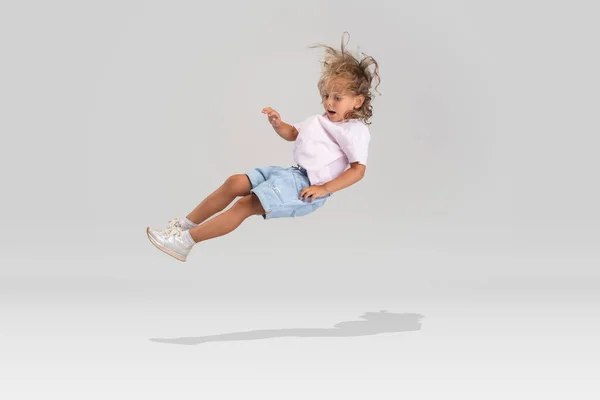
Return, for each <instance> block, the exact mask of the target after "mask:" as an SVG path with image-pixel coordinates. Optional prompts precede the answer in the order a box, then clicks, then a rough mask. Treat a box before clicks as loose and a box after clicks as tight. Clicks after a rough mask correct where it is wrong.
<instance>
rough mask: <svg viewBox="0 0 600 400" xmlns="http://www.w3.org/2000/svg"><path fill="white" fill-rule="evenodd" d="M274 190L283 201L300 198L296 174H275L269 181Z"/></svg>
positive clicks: (287, 201)
mask: <svg viewBox="0 0 600 400" xmlns="http://www.w3.org/2000/svg"><path fill="white" fill-rule="evenodd" d="M267 182H268V184H269V186H270V187H271V189H272V190H273V192H274V193H275V194H276V195H277V196H278V197H279V200H280V201H281V203H283V204H285V203H289V202H290V201H294V200H297V199H298V192H297V191H296V183H295V180H294V176H293V175H291V174H288V173H284V174H280V175H277V176H274V177H273V179H270V180H269V181H267Z"/></svg>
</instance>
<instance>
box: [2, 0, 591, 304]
mask: <svg viewBox="0 0 600 400" xmlns="http://www.w3.org/2000/svg"><path fill="white" fill-rule="evenodd" d="M241 4H242V5H236V6H234V5H233V4H232V3H231V2H216V3H206V4H204V3H202V4H200V3H199V2H192V1H179V2H166V1H164V2H157V1H153V2H142V1H119V2H116V1H109V2H75V1H71V2H68V1H57V2H50V3H48V2H29V3H23V2H11V3H7V2H5V3H3V4H2V5H1V6H0V44H1V48H2V54H1V57H2V63H1V71H2V73H1V74H0V106H1V116H2V117H1V118H0V132H1V135H2V146H0V171H1V172H0V176H1V177H2V196H1V200H0V201H1V202H2V203H1V207H0V219H1V221H2V225H1V228H0V275H2V276H3V277H4V278H3V279H4V280H5V282H11V281H10V279H16V278H15V277H24V276H29V277H36V276H71V277H72V276H87V277H110V278H114V279H130V280H140V281H143V280H156V281H163V282H166V281H173V282H174V284H176V285H179V284H180V285H191V284H198V285H201V288H202V291H203V292H202V293H204V294H205V295H207V296H224V297H227V298H232V297H234V296H235V295H236V294H239V295H240V296H242V297H253V296H254V297H259V296H264V297H272V296H281V297H285V296H298V297H301V296H303V293H305V292H306V291H307V290H310V291H311V293H310V295H311V296H313V297H319V296H321V297H327V296H332V297H336V296H348V297H353V296H354V297H360V296H365V297H368V296H372V297H373V296H374V297H376V296H388V297H394V296H402V295H403V293H406V292H407V291H410V290H411V289H412V290H416V289H414V288H415V286H414V285H415V284H416V283H418V282H425V281H427V280H430V279H438V278H440V277H463V278H464V279H473V277H475V278H477V277H482V278H485V277H489V276H492V275H495V276H498V275H502V276H506V275H508V276H510V275H540V276H561V275H569V274H571V275H590V276H592V275H593V276H596V277H597V276H598V272H597V269H592V267H593V265H594V264H597V261H598V258H599V255H600V250H599V246H598V243H599V239H600V235H599V231H598V226H599V222H600V213H599V211H598V206H597V205H598V204H599V203H600V195H599V189H598V184H597V181H598V171H599V168H598V167H599V163H598V161H597V157H596V154H597V149H598V145H599V144H600V139H598V133H599V129H598V128H599V123H598V121H597V116H596V115H595V114H596V111H597V109H598V105H599V104H598V90H599V89H600V88H599V79H598V75H597V71H598V70H599V67H600V65H599V59H598V57H599V56H598V52H597V51H596V50H597V40H596V38H597V37H598V34H599V33H600V32H599V29H598V27H597V25H596V24H594V22H595V21H594V18H595V17H594V16H595V15H596V14H595V13H594V12H593V11H594V10H592V9H591V7H590V6H589V5H588V4H587V3H586V2H569V3H568V4H567V3H566V2H541V1H537V2H536V1H519V2H516V1H514V2H513V1H502V2H501V1H452V2H445V1H430V2H422V1H380V0H374V1H371V2H368V3H367V2H364V1H344V2H342V1H326V2H323V1H303V2H301V3H294V5H291V3H282V2H278V1H254V2H247V3H241ZM343 31H349V32H350V35H351V36H350V43H349V47H350V49H351V50H353V51H356V50H357V49H358V50H360V51H363V52H365V53H367V54H369V55H371V56H373V57H374V58H375V59H376V60H377V61H378V62H379V64H380V68H381V76H382V84H381V86H380V87H379V91H380V92H381V93H382V96H377V97H376V98H375V100H374V102H373V106H374V116H373V119H372V121H373V125H372V126H371V132H372V142H371V147H370V153H369V166H368V168H367V174H366V177H365V179H364V180H363V181H361V182H360V183H358V184H357V185H355V186H352V187H350V188H348V189H346V190H344V191H342V192H339V193H338V194H337V195H336V196H334V197H333V198H332V199H331V201H330V202H329V203H328V204H327V206H326V207H324V208H323V209H320V210H319V211H317V212H316V213H314V214H311V215H309V216H308V217H304V218H298V219H294V220H270V221H263V220H262V218H260V217H254V218H251V219H249V220H247V221H245V222H244V224H243V225H242V226H241V227H240V228H238V230H236V231H235V232H233V233H232V234H230V235H227V236H225V237H221V238H218V239H214V240H212V241H209V242H206V243H202V244H201V245H198V246H196V247H195V248H194V250H193V251H192V253H191V254H190V257H189V259H188V262H187V263H186V264H181V263H178V262H177V261H175V260H173V259H171V258H169V257H168V256H166V255H164V254H162V253H160V252H159V251H158V250H156V249H155V248H154V247H153V246H152V245H151V244H150V243H149V242H148V240H147V238H146V236H145V232H144V229H145V226H146V225H147V224H149V225H151V226H161V225H163V224H165V223H166V221H167V220H169V219H171V218H173V217H183V216H185V215H186V214H187V213H188V212H189V211H190V210H191V209H192V208H193V207H194V206H195V205H196V204H197V203H199V202H200V201H201V200H202V199H203V198H204V197H205V196H206V195H208V194H209V193H210V192H211V191H212V190H214V189H215V188H216V187H218V185H220V184H221V183H222V182H223V181H224V180H225V179H226V178H227V177H228V176H229V175H231V174H234V173H241V172H245V171H247V170H249V169H251V168H254V167H257V166H265V165H274V164H277V165H284V166H289V165H291V163H292V158H291V149H292V147H291V146H292V145H291V143H289V142H285V141H284V140H282V139H280V138H279V137H278V136H277V134H276V133H275V132H274V131H273V130H272V128H271V126H270V125H269V123H268V121H267V119H266V117H265V116H264V115H263V114H261V112H260V110H261V109H262V108H263V107H265V106H271V107H273V108H275V109H276V110H278V111H279V112H280V113H281V115H282V118H283V120H284V121H286V122H290V123H292V122H296V121H299V120H302V119H303V118H305V117H306V116H307V115H310V114H312V113H318V112H320V111H321V108H320V104H319V96H318V92H317V89H316V82H317V79H318V75H319V68H320V66H319V64H318V59H319V58H320V56H321V55H322V51H321V50H320V49H309V48H308V46H310V45H311V44H314V43H325V44H329V45H332V46H334V47H339V45H340V41H341V35H342V32H343ZM10 277H12V278H10ZM9 278H10V279H9ZM315 281H316V282H315ZM73 282H77V281H73ZM82 282H83V281H82ZM85 282H88V281H87V280H86V281H85ZM99 282H106V281H105V280H99ZM99 284H104V283H99ZM402 285H405V286H402ZM422 285H425V284H424V283H423V284H422ZM416 287H419V286H418V285H417V286H416ZM309 288H310V289H309Z"/></svg>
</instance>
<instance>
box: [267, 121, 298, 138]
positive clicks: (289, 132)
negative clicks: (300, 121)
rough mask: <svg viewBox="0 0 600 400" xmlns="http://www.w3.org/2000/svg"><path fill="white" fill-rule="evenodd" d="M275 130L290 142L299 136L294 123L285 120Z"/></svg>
mask: <svg viewBox="0 0 600 400" xmlns="http://www.w3.org/2000/svg"><path fill="white" fill-rule="evenodd" d="M273 128H274V129H275V132H277V134H278V135H279V136H281V137H282V138H284V139H285V140H287V141H288V142H293V141H294V140H296V138H297V137H298V130H297V129H296V128H294V127H293V126H292V125H290V124H287V123H285V122H283V121H281V123H280V124H279V127H277V128H275V127H273Z"/></svg>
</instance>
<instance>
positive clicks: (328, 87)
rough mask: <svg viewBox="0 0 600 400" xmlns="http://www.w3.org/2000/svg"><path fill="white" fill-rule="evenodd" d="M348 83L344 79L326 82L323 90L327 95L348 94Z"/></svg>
mask: <svg viewBox="0 0 600 400" xmlns="http://www.w3.org/2000/svg"><path fill="white" fill-rule="evenodd" d="M347 84H348V83H347V82H346V81H345V80H342V79H332V80H330V81H328V82H325V84H324V85H323V90H324V91H326V92H327V93H335V94H346V87H347Z"/></svg>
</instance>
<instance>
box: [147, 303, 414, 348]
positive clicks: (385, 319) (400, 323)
mask: <svg viewBox="0 0 600 400" xmlns="http://www.w3.org/2000/svg"><path fill="white" fill-rule="evenodd" d="M423 317H424V316H423V315H421V314H412V313H406V314H396V313H389V312H387V311H385V310H382V311H380V312H367V313H365V314H363V315H361V316H360V318H363V319H364V320H365V321H343V322H339V323H337V324H335V325H334V326H333V328H288V329H260V330H255V331H247V332H232V333H223V334H219V335H208V336H198V337H179V338H171V339H163V338H152V339H150V340H151V341H153V342H159V343H171V344H187V345H192V344H202V343H207V342H228V341H234V340H258V339H272V338H280V337H353V336H368V335H377V334H379V333H391V332H407V331H418V330H420V329H421V319H422V318H423Z"/></svg>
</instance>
